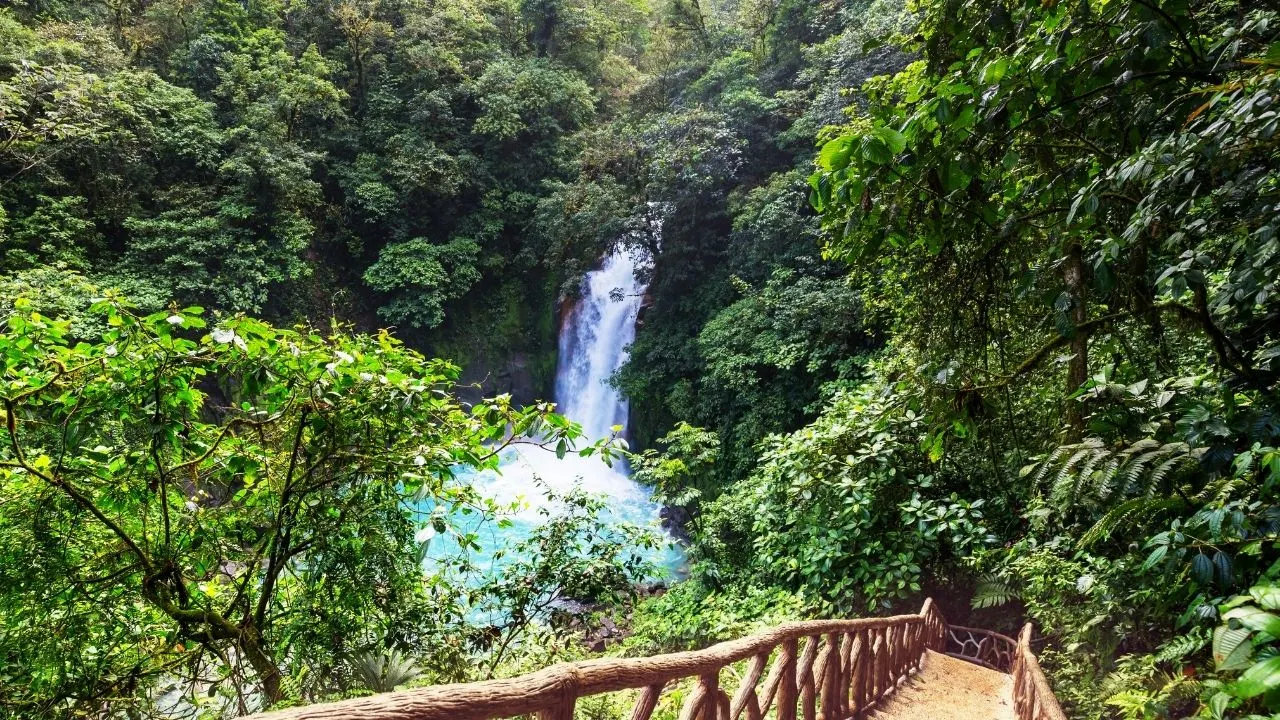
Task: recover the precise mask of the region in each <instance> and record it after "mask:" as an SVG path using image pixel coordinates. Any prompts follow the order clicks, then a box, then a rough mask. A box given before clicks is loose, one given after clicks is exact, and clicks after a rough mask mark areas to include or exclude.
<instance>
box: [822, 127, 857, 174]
mask: <svg viewBox="0 0 1280 720" xmlns="http://www.w3.org/2000/svg"><path fill="white" fill-rule="evenodd" d="M851 155H853V138H852V137H851V136H849V135H841V136H840V137H838V138H835V139H834V140H832V141H830V142H828V143H827V144H826V145H823V146H822V150H821V151H820V152H819V153H818V165H819V166H821V167H822V168H823V169H824V170H840V169H843V168H846V167H848V166H849V157H850V156H851Z"/></svg>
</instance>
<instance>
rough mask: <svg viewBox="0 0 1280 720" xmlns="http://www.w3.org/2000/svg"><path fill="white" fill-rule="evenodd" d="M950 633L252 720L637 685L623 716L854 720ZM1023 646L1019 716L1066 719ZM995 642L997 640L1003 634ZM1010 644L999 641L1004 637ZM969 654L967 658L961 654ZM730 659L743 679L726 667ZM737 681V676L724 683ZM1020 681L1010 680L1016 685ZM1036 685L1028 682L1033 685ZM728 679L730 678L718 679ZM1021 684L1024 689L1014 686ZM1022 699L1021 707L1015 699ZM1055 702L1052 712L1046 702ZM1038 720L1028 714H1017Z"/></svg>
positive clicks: (537, 704)
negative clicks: (669, 707) (662, 710)
mask: <svg viewBox="0 0 1280 720" xmlns="http://www.w3.org/2000/svg"><path fill="white" fill-rule="evenodd" d="M947 632H948V626H947V624H946V621H945V620H944V619H943V618H942V615H941V614H940V613H939V612H938V610H937V608H936V607H935V606H934V604H933V601H932V600H926V601H925V603H924V606H923V607H922V608H921V609H920V612H918V613H915V614H911V615H896V616H893V617H886V618H864V619H858V620H812V621H807V622H793V623H786V624H784V625H780V626H778V627H776V628H774V629H773V630H770V631H767V632H765V633H762V634H759V635H755V636H752V637H748V638H743V639H741V640H734V641H730V642H725V643H720V644H719V645H714V646H712V647H709V648H707V649H705V650H696V651H692V652H681V653H672V654H669V655H658V656H654V657H645V658H625V659H613V658H607V659H596V660H584V661H581V662H575V663H562V664H559V665H554V666H552V667H549V668H547V669H545V670H542V671H539V672H535V673H531V674H528V675H522V676H520V677H516V678H511V679H506V680H490V681H485V682H474V683H463V684H456V685H435V686H431V687H424V688H418V689H413V690H405V691H401V692H394V693H383V694H380V695H373V696H370V697H363V698H355V699H352V700H343V701H341V702H335V703H325V704H319V705H308V706H303V707H297V708H290V709H286V710H278V711H275V712H271V713H266V714H264V715H260V716H257V717H258V720H337V718H343V719H344V720H496V719H498V718H513V717H518V716H536V717H537V718H538V720H572V718H573V714H574V708H575V706H576V704H577V702H578V700H580V699H582V698H586V697H590V696H593V695H600V694H603V693H611V692H618V691H622V690H636V691H638V692H637V695H636V700H635V703H634V705H633V706H632V709H631V714H630V720H650V718H652V716H653V714H654V711H655V709H656V708H657V707H658V703H659V700H660V699H661V697H662V693H663V691H664V689H666V687H667V686H668V685H669V684H670V683H673V682H676V681H680V680H685V679H692V680H694V681H695V682H694V686H693V689H692V691H691V692H688V693H687V694H685V696H684V698H683V703H682V704H681V707H680V712H679V715H678V717H679V720H763V719H764V718H765V717H766V716H769V714H770V712H773V715H772V717H773V718H775V719H776V720H851V719H853V718H862V717H865V716H866V715H867V714H868V713H869V712H870V711H871V710H873V709H874V708H875V707H876V706H877V705H879V704H880V703H882V702H883V701H884V700H886V699H887V698H888V697H889V696H890V695H891V694H893V692H894V691H895V690H896V689H897V688H898V686H899V685H901V684H902V683H903V682H904V681H906V680H907V678H909V677H910V676H911V675H912V674H914V673H916V672H917V671H919V670H920V669H921V667H922V666H923V663H924V659H925V656H926V653H927V651H929V650H933V651H935V652H944V651H945V650H946V647H947V643H948V637H947ZM1024 635H1025V636H1026V639H1027V642H1026V644H1025V650H1026V653H1025V656H1024V653H1023V650H1024V644H1023V643H1022V642H1021V640H1020V641H1019V643H1018V644H1017V645H1016V647H1015V652H1014V654H1013V655H1012V657H1011V660H1010V663H1011V667H1012V669H1013V671H1014V672H1013V675H1014V680H1015V694H1016V693H1018V692H1021V693H1022V695H1017V697H1018V698H1022V699H1020V700H1018V702H1017V707H1018V708H1019V718H1020V720H1065V718H1063V717H1062V716H1061V710H1058V711H1057V712H1058V715H1053V714H1052V712H1051V710H1052V709H1056V708H1057V703H1056V701H1053V695H1052V693H1051V692H1049V691H1048V683H1047V682H1044V680H1043V674H1040V666H1039V665H1038V664H1036V663H1035V657H1034V656H1032V655H1030V635H1029V629H1028V630H1024ZM1002 637H1003V636H1002ZM1006 639H1007V638H1006ZM966 659H968V658H967V657H966ZM738 663H743V664H744V665H745V670H744V671H742V672H741V673H740V674H737V673H734V672H725V669H726V668H729V667H730V666H733V665H735V664H738ZM734 675H737V680H736V681H734V680H733V679H732V677H729V678H726V677H725V676H734ZM1020 677H1022V678H1024V682H1023V683H1022V684H1021V685H1019V684H1018V679H1019V678H1020ZM1037 677H1038V678H1039V680H1038V681H1037V679H1036V678H1037ZM726 679H728V680H730V683H731V684H730V683H725V682H724V681H725V680H726ZM1019 688H1021V690H1019ZM1024 700H1025V702H1024ZM1050 702H1052V705H1050ZM1024 707H1025V708H1027V709H1028V710H1029V711H1031V712H1034V713H1037V714H1030V715H1026V714H1023V712H1022V709H1023V708H1024Z"/></svg>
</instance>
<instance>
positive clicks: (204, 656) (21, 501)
mask: <svg viewBox="0 0 1280 720" xmlns="http://www.w3.org/2000/svg"><path fill="white" fill-rule="evenodd" d="M28 304H29V301H27V300H25V299H19V301H18V302H17V303H16V307H15V309H14V311H13V312H12V313H11V314H10V317H9V319H8V327H7V329H6V330H5V331H4V332H3V333H0V373H2V374H3V378H4V388H3V391H2V395H0V398H2V400H3V406H4V418H5V424H6V431H5V443H4V450H3V451H0V483H3V485H2V487H3V489H4V503H3V505H0V539H2V541H3V542H0V548H3V550H2V552H3V563H0V565H3V570H2V571H0V609H2V611H3V615H2V616H3V618H4V626H3V628H0V658H2V659H3V665H2V666H0V667H3V674H0V689H2V690H3V692H2V696H3V697H4V703H3V710H4V712H5V713H7V714H11V715H13V716H16V717H52V716H59V715H67V716H81V715H84V714H98V713H99V712H110V713H129V714H137V713H144V712H156V711H167V712H175V713H177V714H191V713H195V712H197V711H199V710H200V709H201V708H205V709H206V710H207V711H209V712H213V713H215V714H216V713H219V712H222V711H236V710H239V711H240V712H243V711H244V710H245V709H253V708H255V707H260V706H261V705H262V704H263V702H279V701H282V700H299V699H309V700H314V699H316V698H320V697H325V696H328V695H332V694H334V693H345V692H350V691H352V690H356V689H359V688H360V687H361V682H360V681H361V678H362V677H363V678H364V680H365V681H366V682H365V686H366V687H369V688H370V689H385V687H383V685H384V683H386V682H387V681H386V678H385V677H383V678H382V679H381V680H378V681H372V682H371V681H369V673H368V672H367V670H368V667H367V666H368V665H369V658H370V657H371V656H372V657H373V658H375V659H376V658H378V657H381V653H383V652H386V651H389V652H390V653H391V656H392V657H393V658H394V657H395V656H396V653H398V652H400V651H401V650H402V649H404V648H412V649H413V655H414V659H415V661H416V662H417V663H420V664H422V669H423V670H425V671H426V675H427V677H428V678H432V679H437V680H439V679H458V678H466V677H471V676H473V673H472V672H471V671H470V670H469V669H468V665H469V664H468V662H464V660H463V659H464V658H470V657H472V656H473V654H474V653H477V652H479V653H481V654H482V655H483V654H484V653H486V652H490V651H491V654H492V663H491V666H490V667H491V668H492V666H493V665H496V664H497V663H498V662H499V661H501V659H502V657H503V655H504V652H505V651H506V650H507V649H508V648H509V647H511V646H512V644H513V642H515V641H516V640H517V639H518V638H520V637H521V636H522V634H523V633H524V631H525V630H526V629H527V628H526V627H525V625H527V624H528V622H530V621H532V620H535V619H540V620H542V621H543V622H546V621H548V620H549V615H550V611H551V608H550V607H548V602H549V599H553V598H557V597H567V598H595V599H598V600H601V601H613V602H615V603H617V602H625V601H627V600H628V599H629V598H630V596H631V595H632V594H633V592H634V589H633V584H634V583H635V582H637V581H638V580H640V579H642V578H644V577H646V576H647V575H648V574H649V568H648V566H647V565H646V564H645V562H644V561H643V560H641V559H640V557H639V556H638V555H637V554H636V548H637V547H639V545H638V544H637V542H636V540H642V541H643V542H644V543H651V542H652V540H648V539H644V538H637V537H636V536H635V535H634V533H633V532H632V531H628V530H626V529H625V528H620V529H616V530H606V529H602V528H601V527H600V526H599V523H598V521H597V516H598V514H599V512H600V510H601V507H600V506H599V504H598V503H594V502H592V501H589V500H587V499H584V498H581V497H579V495H578V494H577V493H574V494H571V496H570V497H569V498H567V501H568V502H567V503H566V505H565V508H564V509H563V510H556V511H555V513H554V515H553V516H551V517H548V518H547V522H546V523H545V524H544V525H543V526H541V527H540V528H538V529H537V530H536V531H535V533H534V535H533V537H532V538H531V539H530V540H529V541H528V543H527V547H523V548H521V550H522V560H521V563H520V564H518V565H517V566H516V567H515V568H514V569H513V570H512V571H511V572H509V573H507V574H506V576H505V579H504V580H503V581H501V582H499V581H497V580H488V581H487V582H481V583H479V584H476V583H473V582H469V581H468V580H467V578H468V577H470V576H471V575H473V574H475V573H477V572H478V571H479V569H480V568H481V567H482V566H481V564H480V563H481V562H482V561H484V558H480V557H476V553H475V552H474V551H475V550H478V545H477V543H476V535H475V533H476V530H477V528H476V525H475V521H474V520H471V521H467V522H465V523H462V524H458V523H459V521H461V520H464V519H466V518H468V517H473V518H480V519H483V520H485V521H487V522H495V521H496V522H505V521H504V520H501V517H502V515H503V514H504V513H505V512H507V510H506V509H504V508H502V507H499V506H497V505H495V504H494V502H493V501H492V500H489V499H486V498H484V497H482V496H480V495H479V494H478V493H477V491H476V489H475V488H474V487H473V486H472V485H470V484H469V483H464V482H460V481H458V480H456V479H455V477H456V473H457V470H458V469H459V468H460V467H468V466H471V467H492V466H494V465H496V463H497V458H498V455H499V454H500V453H501V452H502V450H503V448H505V447H507V446H509V445H510V444H512V443H518V442H533V443H537V444H540V445H545V446H549V447H553V448H554V447H555V446H558V445H561V444H563V443H570V442H572V441H573V440H574V439H575V438H577V436H578V429H577V426H576V425H573V424H572V423H569V422H568V421H566V420H565V419H563V418H561V417H558V416H556V415H553V414H551V413H550V412H549V411H548V408H547V407H546V406H535V407H531V408H529V409H527V410H517V409H515V408H513V407H512V406H511V405H510V403H509V400H508V399H507V398H505V397H502V398H498V399H496V400H492V401H486V402H484V403H481V404H477V405H476V406H474V407H473V408H471V409H470V410H467V409H464V408H462V407H461V406H459V405H458V403H457V401H456V400H454V398H453V397H452V395H451V394H450V393H449V390H450V388H451V387H452V383H453V381H454V379H455V378H456V376H457V369H456V368H454V367H453V366H451V365H449V364H447V363H445V362H443V361H426V360H425V359H424V358H422V357H421V356H420V355H417V354H416V353H413V352H411V351H407V350H405V349H404V348H403V347H402V346H401V345H400V344H399V342H398V341H396V340H394V339H393V338H391V336H389V335H387V334H381V335H378V336H376V337H370V336H354V337H353V336H347V335H344V334H341V333H335V334H332V335H330V336H327V337H326V336H322V335H319V334H317V333H314V332H310V331H307V330H305V329H299V330H297V331H285V330H277V329H275V328H272V327H271V326H269V325H266V324H264V323H262V322H259V321H254V320H249V319H245V318H243V317H224V318H220V319H218V320H216V323H215V324H214V326H213V327H212V328H208V327H206V320H205V319H204V318H203V316H202V311H201V309H200V308H187V309H184V310H174V311H168V312H163V313H158V314H155V315H149V316H145V317H140V316H137V315H134V314H132V313H131V312H130V311H129V310H128V309H127V308H126V307H124V306H123V305H121V304H120V303H119V302H116V301H113V300H105V301H102V302H99V303H98V304H96V305H95V306H94V308H93V309H92V310H91V311H90V313H92V314H95V315H100V316H101V318H102V319H103V321H104V324H105V325H106V326H107V327H109V330H107V332H106V333H105V334H104V335H103V337H102V338H101V340H99V341H96V342H83V341H81V342H75V343H74V344H73V343H72V342H71V340H70V336H69V332H71V330H70V325H69V323H67V322H61V321H53V320H48V319H46V318H44V317H43V316H42V315H40V314H39V313H36V312H29V311H28V309H27V305H28ZM206 331H208V332H206ZM512 427H515V428H519V429H520V430H521V434H519V435H511V434H509V428H512ZM581 452H592V453H595V452H605V453H608V452H612V449H611V448H610V447H609V445H608V444H607V443H606V444H603V445H596V446H592V447H588V448H583V449H582V450H581ZM547 514H548V515H552V513H551V511H548V513H547ZM437 533H439V534H442V535H443V534H447V535H448V536H450V537H452V538H453V541H454V546H455V547H456V548H457V551H456V552H452V553H449V554H445V555H441V554H440V553H439V552H437V553H434V554H433V556H432V557H433V562H432V563H431V565H430V571H429V572H427V573H425V574H424V571H423V565H422V560H423V553H424V552H425V550H426V548H427V546H428V544H429V543H430V540H431V538H432V536H433V535H435V534H437ZM489 608H498V609H499V610H500V612H501V613H502V615H503V616H504V617H507V618H509V619H510V622H509V623H508V624H507V625H506V626H505V627H501V628H494V630H493V632H488V631H482V628H480V627H478V626H476V625H475V624H473V623H472V622H470V619H469V616H470V614H472V613H473V612H478V611H484V610H486V609H489ZM517 620H520V621H523V622H524V625H521V624H517V623H516V622H515V621H517ZM375 674H376V675H378V676H380V677H381V676H382V675H383V674H385V673H383V672H382V671H379V672H378V673H375ZM394 684H396V683H391V685H394ZM206 689H207V690H208V692H207V694H206V692H205V691H206Z"/></svg>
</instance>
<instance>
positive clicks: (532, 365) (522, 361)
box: [458, 352, 555, 405]
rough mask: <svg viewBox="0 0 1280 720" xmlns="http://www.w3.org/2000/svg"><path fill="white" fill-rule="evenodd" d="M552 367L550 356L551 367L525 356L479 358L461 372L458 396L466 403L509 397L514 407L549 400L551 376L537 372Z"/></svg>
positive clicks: (511, 354) (534, 358) (542, 361)
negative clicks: (495, 397) (494, 397)
mask: <svg viewBox="0 0 1280 720" xmlns="http://www.w3.org/2000/svg"><path fill="white" fill-rule="evenodd" d="M548 364H549V365H550V366H551V368H553V369H554V367H555V357H554V353H553V354H552V357H551V361H550V363H547V362H546V359H545V358H538V357H536V356H532V355H530V354H529V353H525V352H513V353H508V354H506V355H505V356H501V357H480V358H476V359H474V360H472V362H469V363H467V364H466V365H464V366H463V368H462V375H461V377H460V378H459V380H458V396H459V397H460V398H462V399H463V400H464V401H466V402H477V401H479V400H481V399H483V398H486V397H493V396H495V395H502V394H504V393H509V394H510V395H511V398H512V401H513V402H515V403H516V404H517V405H525V404H528V403H532V402H534V401H536V400H542V399H546V398H548V397H551V393H552V390H553V387H552V386H553V384H554V382H553V377H552V375H553V374H546V373H543V372H540V370H541V367H543V366H546V365H548Z"/></svg>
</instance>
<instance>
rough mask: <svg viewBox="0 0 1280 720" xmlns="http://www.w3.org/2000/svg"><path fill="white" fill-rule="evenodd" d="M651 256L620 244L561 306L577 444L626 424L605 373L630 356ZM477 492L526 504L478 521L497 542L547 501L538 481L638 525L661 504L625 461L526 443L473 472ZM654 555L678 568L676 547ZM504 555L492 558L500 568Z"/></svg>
mask: <svg viewBox="0 0 1280 720" xmlns="http://www.w3.org/2000/svg"><path fill="white" fill-rule="evenodd" d="M647 262H648V258H647V256H646V255H645V254H644V253H643V251H641V250H627V249H619V250H617V251H615V252H613V253H611V254H609V255H608V256H607V257H605V258H604V260H603V261H602V262H601V264H600V267H599V268H598V269H596V270H593V271H591V272H589V273H587V276H586V277H585V278H584V279H583V284H582V295H581V297H580V298H579V300H578V302H577V303H576V304H575V305H574V307H573V308H572V309H571V310H570V311H569V312H568V313H567V314H566V316H565V320H564V325H563V327H561V329H560V338H559V351H560V355H559V360H558V363H557V368H556V382H555V396H556V402H557V411H558V412H560V413H561V414H563V415H566V416H567V417H569V419H571V420H573V421H575V422H577V423H579V424H581V425H582V428H583V433H584V435H585V436H586V438H585V442H582V443H579V447H581V446H584V445H586V444H588V443H591V442H594V441H596V440H601V439H604V438H608V437H609V436H610V435H611V434H612V430H611V428H612V426H614V425H625V424H626V421H627V403H626V400H625V399H623V397H622V395H621V393H619V392H618V391H617V390H616V389H615V388H614V387H613V386H612V385H611V384H610V383H609V379H610V378H611V377H612V376H613V374H614V373H615V372H616V371H617V370H618V369H619V368H620V367H622V365H623V364H624V363H625V362H626V361H627V356H628V350H629V346H630V345H631V342H632V340H634V339H635V334H636V318H637V316H638V315H639V312H640V304H641V301H642V299H643V298H642V296H643V294H644V291H645V286H644V284H642V283H641V282H639V281H638V280H637V279H636V270H637V269H639V268H641V267H643V264H644V263H647ZM471 481H472V482H473V483H475V485H476V487H477V488H478V489H479V490H480V492H481V493H482V494H483V495H485V496H488V497H491V498H493V499H494V500H496V501H498V502H499V503H502V504H508V503H512V502H516V501H520V502H522V503H523V505H524V508H525V509H524V510H523V511H522V512H519V513H517V514H516V516H515V517H514V518H513V519H512V520H513V522H512V523H511V524H510V525H509V526H507V527H505V528H497V527H496V526H493V527H484V528H476V531H477V532H478V534H479V541H480V544H481V545H482V546H483V547H484V548H485V549H486V550H496V549H498V548H501V547H503V546H505V545H507V544H508V543H510V542H512V541H516V540H519V539H521V538H523V537H525V536H526V534H527V533H528V532H529V531H530V530H531V529H532V528H533V526H534V524H535V523H537V522H538V521H539V520H540V519H541V517H540V516H539V515H538V513H537V509H538V508H539V507H541V506H543V505H545V503H546V502H547V497H546V494H545V492H544V489H543V488H542V487H539V484H541V485H544V486H546V488H548V489H550V490H551V491H552V492H555V493H564V492H565V491H567V490H569V489H570V488H572V487H573V486H574V485H579V486H581V487H582V488H583V489H584V490H586V491H587V492H589V493H591V494H593V495H597V496H602V497H604V498H605V499H606V500H607V502H608V505H609V515H610V517H609V518H608V519H611V520H613V521H619V522H627V523H632V524H636V525H653V524H655V523H656V521H657V519H658V511H659V507H658V505H657V504H656V503H654V502H653V501H652V500H650V499H649V491H648V490H647V489H645V488H643V487H641V486H640V485H639V484H637V483H636V482H635V481H634V480H632V479H631V477H630V476H629V475H628V474H627V469H626V464H625V463H620V462H615V463H614V464H613V466H612V467H610V466H608V465H606V464H605V463H604V462H603V461H602V460H601V459H600V458H599V457H598V456H593V457H585V458H584V457H581V456H579V455H578V454H577V453H573V452H571V453H569V454H567V455H566V456H565V457H564V458H563V459H557V458H556V455H555V453H553V452H550V451H547V450H545V449H541V448H535V447H530V446H528V445H520V446H516V447H515V448H512V449H510V450H508V451H507V452H506V453H504V454H503V456H502V460H501V465H500V467H499V470H498V471H497V472H492V471H490V472H483V473H477V474H475V475H473V476H471ZM651 559H652V560H654V561H655V562H657V563H659V564H660V565H663V566H665V567H667V568H668V569H671V570H675V569H676V568H677V567H678V566H679V565H680V564H681V562H682V560H683V553H682V552H681V551H680V550H679V549H678V548H676V547H674V546H673V547H669V548H665V549H663V550H662V551H661V552H658V553H654V554H651ZM503 564H505V561H499V562H496V563H495V566H494V568H493V569H494V570H495V571H500V568H501V566H502V565H503Z"/></svg>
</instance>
